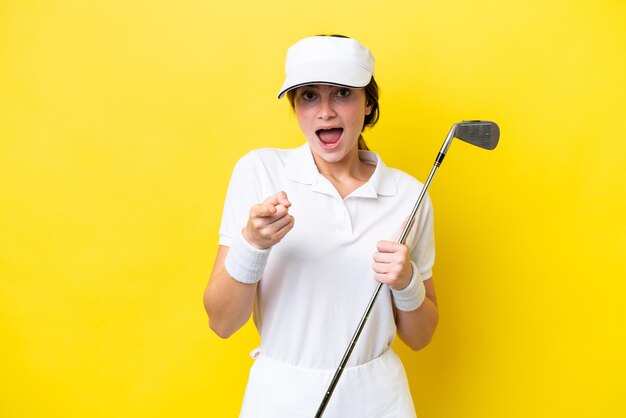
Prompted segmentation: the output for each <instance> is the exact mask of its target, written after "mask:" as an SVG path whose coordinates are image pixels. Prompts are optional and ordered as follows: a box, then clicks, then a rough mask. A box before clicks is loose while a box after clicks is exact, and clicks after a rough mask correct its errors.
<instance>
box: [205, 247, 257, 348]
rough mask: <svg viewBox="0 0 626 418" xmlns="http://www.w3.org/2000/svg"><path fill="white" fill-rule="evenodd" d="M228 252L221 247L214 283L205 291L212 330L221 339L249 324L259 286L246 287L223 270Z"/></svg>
mask: <svg viewBox="0 0 626 418" xmlns="http://www.w3.org/2000/svg"><path fill="white" fill-rule="evenodd" d="M228 251H229V248H228V247H223V246H220V247H219V249H218V252H217V256H216V259H215V265H214V268H213V272H212V274H211V280H210V281H209V284H208V286H207V288H206V290H205V291H204V309H205V310H206V312H207V314H208V316H209V326H210V327H211V329H212V330H213V331H214V332H215V333H216V334H217V335H219V336H220V337H222V338H228V337H229V336H230V335H232V334H233V333H234V332H235V331H237V330H238V329H239V328H241V327H242V326H243V325H244V324H245V323H246V322H247V321H248V319H249V318H250V314H251V313H252V309H253V307H254V300H255V297H256V290H257V284H256V283H255V284H244V283H241V282H238V281H236V280H234V279H233V278H232V277H231V276H230V275H229V274H228V272H227V271H226V269H225V268H224V260H225V259H226V256H227V255H228Z"/></svg>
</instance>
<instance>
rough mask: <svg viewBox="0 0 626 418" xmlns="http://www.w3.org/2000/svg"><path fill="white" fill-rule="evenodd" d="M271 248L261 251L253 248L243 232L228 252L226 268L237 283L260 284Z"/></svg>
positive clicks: (225, 262)
mask: <svg viewBox="0 0 626 418" xmlns="http://www.w3.org/2000/svg"><path fill="white" fill-rule="evenodd" d="M271 249H272V248H271V247H270V248H267V249H264V250H260V249H258V248H255V247H253V246H252V245H251V244H250V243H249V242H248V241H247V240H246V238H245V237H244V236H243V231H242V232H240V233H239V235H237V237H236V238H235V239H234V240H233V244H232V245H231V247H230V249H229V250H228V254H227V255H226V260H224V268H225V269H226V272H227V273H228V274H229V275H230V277H232V278H233V279H235V280H236V281H238V282H240V283H244V284H254V283H258V282H259V280H261V278H262V277H263V271H264V270H265V265H266V264H267V259H268V257H269V255H270V251H271Z"/></svg>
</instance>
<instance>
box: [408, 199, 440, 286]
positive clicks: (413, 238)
mask: <svg viewBox="0 0 626 418" xmlns="http://www.w3.org/2000/svg"><path fill="white" fill-rule="evenodd" d="M434 223H435V222H434V214H433V206H432V201H431V200H430V196H429V195H428V194H426V196H424V200H423V201H422V207H421V208H420V210H419V213H418V214H417V216H416V219H415V223H414V224H413V228H412V231H411V234H409V240H408V242H407V245H408V246H409V248H410V249H411V260H413V261H414V262H415V264H416V265H417V269H418V270H419V272H420V274H421V276H422V278H423V279H424V280H427V279H430V278H431V277H432V276H433V265H434V264H435V227H434Z"/></svg>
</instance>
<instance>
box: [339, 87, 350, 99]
mask: <svg viewBox="0 0 626 418" xmlns="http://www.w3.org/2000/svg"><path fill="white" fill-rule="evenodd" d="M350 93H351V92H350V89H346V88H344V89H339V90H337V96H338V97H342V98H345V97H348V96H349V95H350Z"/></svg>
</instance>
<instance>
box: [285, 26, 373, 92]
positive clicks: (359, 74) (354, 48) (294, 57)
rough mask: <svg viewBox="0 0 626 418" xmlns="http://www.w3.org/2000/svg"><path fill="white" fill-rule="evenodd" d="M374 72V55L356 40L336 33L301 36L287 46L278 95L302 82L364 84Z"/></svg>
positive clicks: (298, 85)
mask: <svg viewBox="0 0 626 418" xmlns="http://www.w3.org/2000/svg"><path fill="white" fill-rule="evenodd" d="M373 76H374V56H373V55H372V53H371V52H370V51H369V49H367V48H365V47H364V46H363V45H361V44H360V43H359V42H358V41H356V40H354V39H352V38H340V37H336V36H312V37H310V38H304V39H302V40H300V41H298V42H297V43H295V44H294V45H292V46H291V48H289V49H288V50H287V61H286V63H285V82H284V83H283V86H282V88H281V89H280V93H278V98H279V99H280V98H282V97H283V96H284V95H285V93H287V92H288V91H289V90H293V89H295V88H297V87H300V86H304V85H306V84H332V85H339V86H346V87H365V86H367V85H368V84H369V82H370V80H371V79H372V77H373Z"/></svg>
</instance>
